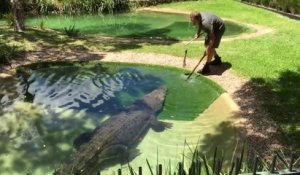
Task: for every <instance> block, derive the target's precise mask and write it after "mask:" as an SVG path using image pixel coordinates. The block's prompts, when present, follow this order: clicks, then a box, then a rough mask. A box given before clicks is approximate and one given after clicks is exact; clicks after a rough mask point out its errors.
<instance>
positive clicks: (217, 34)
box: [204, 25, 225, 48]
mask: <svg viewBox="0 0 300 175" xmlns="http://www.w3.org/2000/svg"><path fill="white" fill-rule="evenodd" d="M224 32H225V25H221V26H220V27H217V28H216V29H214V34H215V43H214V45H213V47H214V48H218V47H219V45H220V42H221V39H222V36H223V34H224ZM208 42H209V37H208V36H206V37H205V41H204V44H205V45H207V44H208Z"/></svg>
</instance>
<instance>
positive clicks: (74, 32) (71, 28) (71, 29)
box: [64, 25, 80, 37]
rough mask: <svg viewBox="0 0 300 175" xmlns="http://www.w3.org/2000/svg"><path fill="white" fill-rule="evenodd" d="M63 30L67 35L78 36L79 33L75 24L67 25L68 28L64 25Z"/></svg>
mask: <svg viewBox="0 0 300 175" xmlns="http://www.w3.org/2000/svg"><path fill="white" fill-rule="evenodd" d="M64 31H65V34H66V35H68V36H69V37H78V36H79V35H80V31H79V29H76V28H75V25H72V26H69V27H68V28H66V27H65V28H64Z"/></svg>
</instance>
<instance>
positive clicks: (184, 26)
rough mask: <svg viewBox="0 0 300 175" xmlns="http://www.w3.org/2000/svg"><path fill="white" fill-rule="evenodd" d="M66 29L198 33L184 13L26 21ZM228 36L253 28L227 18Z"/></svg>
mask: <svg viewBox="0 0 300 175" xmlns="http://www.w3.org/2000/svg"><path fill="white" fill-rule="evenodd" d="M41 23H42V24H43V25H44V27H45V28H51V29H54V30H59V31H64V28H69V27H71V26H73V25H74V26H75V28H76V29H79V31H80V32H81V33H82V34H86V35H103V36H116V37H138V38H150V37H153V38H162V39H165V38H167V39H176V40H189V39H191V38H192V37H193V36H194V34H195V30H196V29H195V27H194V26H192V25H191V23H190V22H189V16H188V15H183V14H172V13H160V12H149V11H137V12H133V13H124V14H116V15H97V16H92V15H84V16H40V17H34V18H29V19H27V21H26V24H27V25H29V26H36V27H39V26H40V25H41ZM225 23H226V32H225V34H224V35H225V36H233V35H238V34H241V33H245V32H251V31H252V29H250V28H248V27H246V26H244V25H241V24H237V23H234V22H232V21H225Z"/></svg>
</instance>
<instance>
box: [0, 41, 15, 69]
mask: <svg viewBox="0 0 300 175" xmlns="http://www.w3.org/2000/svg"><path fill="white" fill-rule="evenodd" d="M15 53H16V47H15V46H8V45H6V44H5V43H0V64H9V63H10V60H11V59H12V58H13V56H14V55H15Z"/></svg>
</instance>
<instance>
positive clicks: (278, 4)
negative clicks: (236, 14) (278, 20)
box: [241, 0, 300, 14]
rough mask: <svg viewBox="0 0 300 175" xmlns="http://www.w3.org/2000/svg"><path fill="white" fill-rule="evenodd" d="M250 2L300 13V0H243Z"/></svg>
mask: <svg viewBox="0 0 300 175" xmlns="http://www.w3.org/2000/svg"><path fill="white" fill-rule="evenodd" d="M241 1H244V2H248V3H254V4H257V5H263V6H266V7H271V8H274V9H277V10H281V11H284V12H287V13H292V14H295V13H296V14H300V1H299V0H241Z"/></svg>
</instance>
